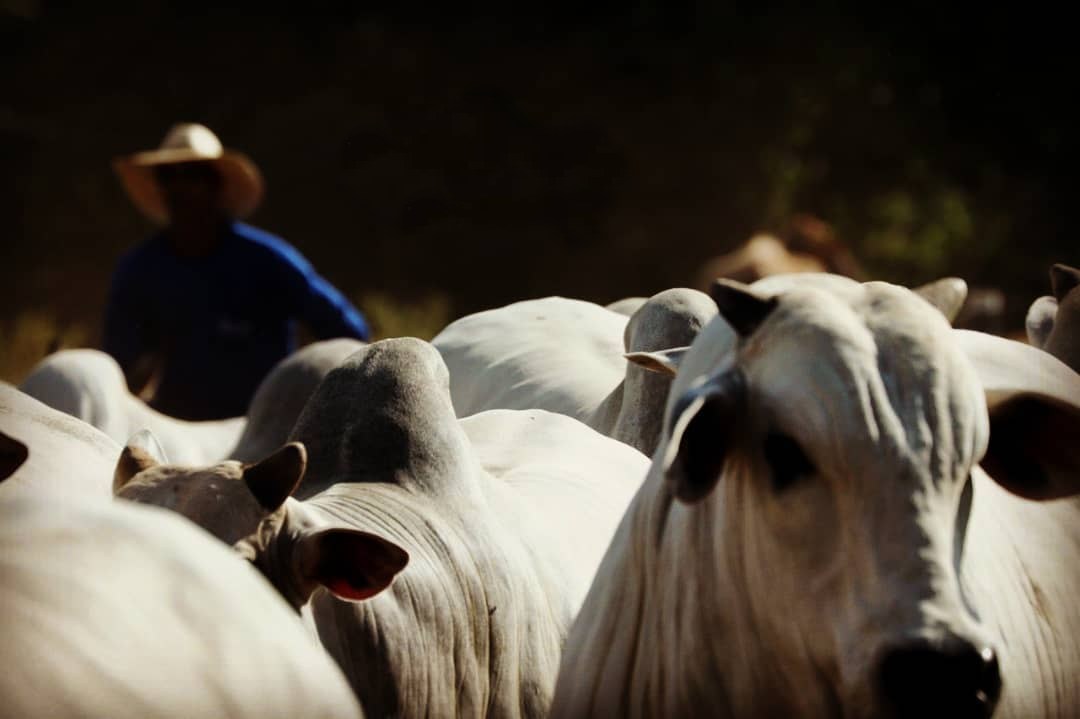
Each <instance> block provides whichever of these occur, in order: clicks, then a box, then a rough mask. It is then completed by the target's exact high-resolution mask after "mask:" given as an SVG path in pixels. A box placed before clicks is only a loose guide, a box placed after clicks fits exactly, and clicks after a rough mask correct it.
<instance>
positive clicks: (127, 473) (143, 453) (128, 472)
mask: <svg viewBox="0 0 1080 719" xmlns="http://www.w3.org/2000/svg"><path fill="white" fill-rule="evenodd" d="M159 464H168V458H166V457H165V450H163V449H162V448H161V444H159V443H158V441H157V437H155V436H154V433H153V432H151V431H150V430H148V429H144V430H140V431H138V432H136V433H135V434H133V435H131V439H129V440H128V443H127V446H126V447H124V450H123V451H122V452H121V453H120V458H119V459H118V460H117V461H116V469H115V470H114V471H113V494H116V493H117V492H119V491H120V490H121V489H123V487H124V485H126V484H127V483H128V482H130V481H131V478H132V477H134V476H135V475H136V474H138V473H139V472H143V471H145V470H147V469H150V468H151V467H156V466H158V465H159Z"/></svg>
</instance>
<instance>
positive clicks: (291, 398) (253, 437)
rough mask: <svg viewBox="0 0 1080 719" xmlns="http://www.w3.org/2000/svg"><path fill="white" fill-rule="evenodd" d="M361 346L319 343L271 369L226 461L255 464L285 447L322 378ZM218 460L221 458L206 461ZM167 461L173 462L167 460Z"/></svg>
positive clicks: (341, 339) (345, 340)
mask: <svg viewBox="0 0 1080 719" xmlns="http://www.w3.org/2000/svg"><path fill="white" fill-rule="evenodd" d="M364 344H365V343H363V342H361V341H359V340H354V339H351V338H348V337H338V338H335V339H329V340H320V341H318V342H312V343H311V344H308V345H305V346H304V347H301V348H300V349H298V350H297V351H296V352H293V353H292V354H291V355H289V356H288V357H286V358H285V359H283V360H281V361H280V362H278V363H277V364H276V365H274V368H273V369H272V370H270V372H269V373H268V374H267V375H266V378H265V379H263V381H262V382H261V383H259V387H258V389H256V390H255V395H254V396H253V397H252V398H251V404H250V405H248V412H247V424H246V425H245V426H244V431H243V433H242V434H241V435H240V438H239V439H238V440H237V442H236V446H235V447H234V448H233V449H232V450H231V451H230V452H229V453H228V455H227V456H228V457H229V459H235V460H239V461H241V462H254V461H256V460H258V459H261V458H262V457H264V456H266V455H268V454H270V453H271V452H273V451H274V450H276V449H277V448H278V447H280V446H281V445H283V444H285V440H286V439H287V438H288V436H289V432H291V431H292V428H293V425H294V424H295V423H296V419H297V418H298V417H299V416H300V413H301V412H302V411H303V409H304V404H305V403H306V402H307V401H308V398H309V397H311V393H312V392H314V391H315V388H316V387H318V386H319V382H321V381H322V378H323V377H325V376H326V373H327V372H329V371H330V370H332V369H333V368H334V367H337V366H338V365H339V364H341V363H342V362H343V361H344V360H345V358H346V357H348V356H349V355H351V354H352V353H353V352H356V351H357V350H358V349H360V348H361V347H363V346H364ZM166 454H168V453H167V452H166ZM223 456H225V455H223ZM217 459H220V457H214V458H211V459H210V460H208V461H214V460H217ZM170 461H175V460H172V459H171V458H170Z"/></svg>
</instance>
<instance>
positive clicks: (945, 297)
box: [914, 277, 968, 324]
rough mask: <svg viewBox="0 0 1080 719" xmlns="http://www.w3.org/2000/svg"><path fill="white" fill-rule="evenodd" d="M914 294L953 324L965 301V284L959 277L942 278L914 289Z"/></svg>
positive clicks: (966, 287) (966, 289)
mask: <svg viewBox="0 0 1080 719" xmlns="http://www.w3.org/2000/svg"><path fill="white" fill-rule="evenodd" d="M914 292H915V294H917V295H919V296H920V297H922V298H923V299H924V300H926V301H927V302H929V303H930V304H932V305H933V306H934V307H936V308H937V309H938V311H939V312H941V314H943V315H945V319H947V320H948V321H949V324H952V323H953V320H955V319H956V316H957V315H958V314H959V313H960V309H961V308H962V307H963V306H964V302H965V301H966V300H967V295H968V286H967V282H965V281H964V280H963V279H961V278H959V277H942V278H941V279H938V280H934V281H933V282H927V283H926V284H924V285H919V286H918V287H916V288H915V289H914Z"/></svg>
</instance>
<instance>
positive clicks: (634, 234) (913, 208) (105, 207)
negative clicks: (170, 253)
mask: <svg viewBox="0 0 1080 719" xmlns="http://www.w3.org/2000/svg"><path fill="white" fill-rule="evenodd" d="M864 5H866V7H863V8H862V9H860V10H851V9H848V10H845V9H842V8H841V7H840V6H835V5H833V6H827V5H826V6H820V7H817V8H813V9H811V8H804V7H801V6H800V5H796V4H792V5H790V6H786V7H785V6H782V5H774V6H772V7H770V8H765V7H763V6H761V5H754V6H749V5H748V6H745V7H744V6H738V5H722V4H720V3H710V2H690V1H683V2H659V1H643V2H636V3H606V4H589V5H585V4H570V3H566V4H552V3H541V2H531V1H529V0H525V1H521V2H513V3H500V4H495V3H490V4H472V5H464V4H460V3H439V4H436V3H425V2H408V1H403V2H398V3H394V4H393V8H394V9H392V10H386V9H379V8H378V6H376V5H365V4H361V3H343V2H326V1H315V2H305V3H284V2H259V3H254V2H241V3H232V4H230V5H229V6H228V7H227V8H224V7H214V6H212V5H210V4H204V3H184V4H180V3H165V2H160V1H155V0H144V1H141V2H111V3H104V2H103V3H85V2H74V1H69V2H51V1H46V0H38V1H35V0H0V68H2V69H0V98H2V100H0V167H2V173H0V212H3V216H4V218H5V222H4V224H3V228H4V230H3V235H2V238H0V243H2V248H3V249H2V255H0V265H2V271H3V274H4V276H3V281H0V303H2V304H0V306H2V307H3V314H2V315H0V340H3V341H2V342H0V345H2V347H0V351H2V352H6V353H7V355H8V356H7V359H6V360H5V361H0V376H3V375H4V374H5V373H6V374H7V375H8V378H9V379H10V378H12V375H14V374H17V372H18V371H19V370H20V368H22V367H23V365H25V363H26V361H29V359H27V358H31V359H36V357H32V355H34V354H35V353H37V352H38V350H37V348H36V347H37V345H34V347H32V348H31V349H25V348H23V345H27V343H29V344H30V345H33V344H34V343H35V342H36V343H38V344H40V345H42V347H41V350H40V352H41V353H43V352H44V351H45V347H44V345H45V343H46V340H48V341H52V339H55V338H56V337H57V336H60V335H66V336H73V337H76V338H77V340H76V341H82V342H85V343H88V344H94V343H95V342H96V341H97V332H98V329H99V327H98V323H99V321H100V319H99V318H100V313H101V309H102V307H103V303H104V299H105V293H106V290H107V286H108V279H109V275H110V272H111V270H112V266H113V264H114V262H115V260H116V258H117V257H118V256H119V254H120V253H121V252H123V251H124V250H125V249H126V248H129V247H131V246H132V245H133V244H135V243H136V242H138V241H140V240H141V239H143V237H145V236H146V234H147V233H148V232H149V231H150V230H151V229H152V227H151V226H150V225H149V224H148V223H147V222H146V221H145V220H143V219H142V218H141V217H139V216H138V215H137V214H136V212H135V211H134V209H133V208H132V207H131V206H130V204H129V203H128V202H127V200H126V198H125V196H124V195H123V193H122V190H121V188H120V186H119V184H118V183H117V182H116V180H115V178H114V176H113V175H112V171H111V168H110V161H111V159H112V158H113V157H114V156H116V155H119V154H124V153H129V152H134V151H137V150H142V149H150V148H152V147H155V146H157V145H158V144H159V143H160V141H161V138H162V136H163V135H164V133H165V132H166V130H167V129H168V127H169V126H170V125H171V124H173V123H174V122H177V121H195V122H202V123H205V124H207V125H208V126H209V127H211V128H212V129H213V130H214V131H215V132H217V133H218V135H219V136H220V137H221V139H222V141H223V142H224V143H225V144H226V145H227V146H229V147H232V148H235V149H238V150H241V151H244V152H246V153H248V154H249V155H251V156H252V157H253V158H254V159H255V160H256V161H257V162H258V164H259V165H260V167H261V168H262V170H263V173H264V176H265V178H266V180H267V188H268V192H267V196H266V199H265V202H264V204H263V206H262V207H261V208H260V209H259V211H258V212H257V214H256V215H255V216H254V217H253V218H251V221H252V222H253V223H254V224H256V225H259V226H261V227H264V228H265V229H268V230H270V231H272V232H275V233H278V234H280V235H282V236H284V237H285V238H286V239H288V240H289V241H290V242H292V243H293V244H295V245H296V246H297V247H298V248H299V249H300V250H301V252H303V253H304V254H305V255H306V256H307V257H308V258H309V259H310V260H311V261H312V262H313V263H314V264H315V266H316V268H318V270H319V271H320V272H321V273H322V274H324V275H325V276H326V277H328V278H329V279H330V280H331V281H332V282H333V283H334V284H336V285H337V286H338V287H340V288H341V289H342V290H343V291H345V292H346V293H347V294H348V295H349V296H350V297H352V298H353V299H354V300H355V301H356V302H357V304H358V305H359V306H360V308H361V309H362V310H368V307H365V302H371V303H374V302H376V300H375V299H374V297H375V296H378V297H381V298H382V299H381V300H379V301H380V302H384V303H385V302H386V301H387V299H386V298H390V300H389V301H391V302H392V303H398V304H397V305H396V306H397V307H398V309H399V310H402V311H408V310H409V308H410V307H412V308H413V311H414V312H415V311H416V310H415V308H416V307H434V308H436V309H435V310H433V311H437V312H439V313H441V314H442V315H443V316H442V317H440V319H439V321H440V322H441V321H442V320H443V319H446V318H449V317H453V316H457V315H460V314H463V313H466V312H471V311H475V310H478V309H483V308H487V307H491V306H495V305H499V304H504V303H506V302H510V301H513V300H517V299H523V298H527V297H537V296H544V295H549V294H562V295H565V296H571V297H579V298H583V299H589V300H594V301H597V302H604V303H606V302H609V301H612V300H614V299H617V298H619V297H622V296H627V295H648V294H652V293H654V292H656V291H659V290H661V289H664V288H667V287H671V286H677V285H683V286H687V285H690V284H691V283H692V282H693V281H694V276H695V274H696V272H697V270H698V268H699V267H700V265H701V263H702V262H703V260H704V259H706V258H707V257H709V256H712V255H715V254H718V253H721V252H724V251H727V250H730V249H732V248H733V247H734V246H735V245H737V244H738V243H741V242H742V241H744V240H745V239H746V238H747V237H748V236H749V235H750V233H752V232H754V231H757V230H763V229H765V230H767V229H776V228H779V227H780V226H781V225H782V223H783V222H784V221H785V220H786V219H787V218H788V217H789V216H790V215H791V213H793V212H811V213H814V214H816V215H817V216H819V217H821V218H823V219H825V220H827V221H828V222H830V223H832V225H833V227H834V228H835V230H836V232H837V234H838V236H839V237H840V238H842V239H843V240H844V241H846V242H847V243H849V244H850V245H851V246H852V247H853V249H854V250H855V253H856V255H857V257H858V258H859V259H860V260H861V261H862V262H863V263H864V264H865V265H866V266H867V267H868V268H869V269H870V270H871V271H872V273H873V275H874V276H876V277H880V278H882V279H887V280H891V281H896V282H902V283H907V284H913V283H918V282H923V281H928V280H931V279H935V278H936V277H939V276H942V275H945V274H956V275H960V276H961V277H964V278H965V279H967V280H968V282H969V284H972V285H990V286H997V287H1000V288H1002V289H1003V290H1004V291H1005V292H1006V294H1007V298H1008V304H1007V313H1008V321H1009V324H1010V326H1011V327H1022V324H1023V316H1024V312H1025V311H1026V309H1027V306H1028V304H1030V302H1031V301H1032V300H1033V299H1034V298H1035V297H1036V296H1038V295H1040V294H1046V293H1047V292H1048V289H1049V285H1048V279H1047V270H1048V267H1049V265H1050V264H1051V263H1052V262H1057V261H1063V262H1067V263H1069V264H1074V265H1075V264H1080V252H1077V244H1076V240H1075V239H1074V238H1073V236H1072V228H1071V226H1070V225H1069V221H1070V220H1071V217H1072V214H1073V211H1072V208H1073V204H1072V196H1071V195H1072V189H1073V185H1074V184H1075V183H1073V182H1072V178H1071V176H1067V174H1066V173H1067V172H1068V173H1070V174H1071V172H1072V170H1073V163H1072V160H1071V157H1072V156H1074V155H1075V152H1074V151H1075V146H1076V129H1077V113H1076V112H1075V110H1074V108H1073V102H1072V99H1073V98H1072V96H1073V95H1074V94H1075V92H1076V90H1077V84H1078V83H1077V81H1076V74H1075V73H1076V70H1075V68H1074V67H1073V65H1075V64H1076V63H1075V62H1074V56H1075V42H1076V40H1075V37H1074V36H1075V34H1076V33H1075V30H1074V29H1073V25H1072V23H1071V22H1066V21H1065V19H1064V16H1063V14H1062V13H1063V12H1064V11H1058V10H1056V9H1053V10H1051V9H1050V8H1051V6H1050V5H1046V6H1045V7H1040V6H1037V5H1034V4H1021V5H1014V6H1009V7H1002V8H992V7H991V6H990V5H989V4H984V5H981V6H977V7H972V8H963V7H957V6H949V7H946V6H945V5H944V4H942V5H938V6H926V7H921V8H920V7H919V6H914V5H908V6H906V7H902V8H901V7H891V6H885V5H879V4H872V5H873V6H872V7H871V6H870V5H871V4H864ZM105 8H108V9H105ZM372 293H376V294H375V295H372ZM424 303H427V304H424ZM27 313H30V315H28V314H27ZM27 316H32V317H33V318H34V320H33V321H32V322H29V321H27V320H25V318H26V317H27ZM379 317H380V318H381V317H382V315H380V316H379ZM20 318H22V319H20ZM377 320H378V321H377V325H378V324H381V325H382V326H381V327H379V326H377V329H379V330H380V331H381V332H382V333H384V334H385V333H388V332H392V331H394V329H395V328H394V327H390V326H388V325H389V324H390V321H389V320H386V321H382V320H379V318H377ZM20 322H22V324H20ZM73 328H74V330H78V331H77V332H74V330H73ZM436 329H437V327H436ZM73 332H74V334H73ZM49 338H52V339H49ZM19 352H21V353H22V355H20V356H19V357H21V358H22V359H20V358H19V357H15V355H16V354H18V353H19ZM23 355H25V357H24V356H23ZM14 379H18V377H14Z"/></svg>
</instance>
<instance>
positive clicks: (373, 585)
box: [113, 432, 409, 609]
mask: <svg viewBox="0 0 1080 719" xmlns="http://www.w3.org/2000/svg"><path fill="white" fill-rule="evenodd" d="M306 466H307V450H306V449H305V448H304V445H303V444H302V443H300V442H290V443H288V444H286V445H284V446H283V447H281V448H280V449H278V450H277V451H276V452H274V453H272V454H271V455H270V456H268V457H265V458H263V459H261V460H260V461H258V462H255V463H253V464H242V463H240V462H235V461H226V462H221V463H219V464H217V465H214V466H212V467H208V468H192V467H179V466H175V465H169V464H167V463H165V460H164V457H163V454H162V453H161V450H160V447H157V446H156V443H155V442H154V440H153V436H152V435H150V434H149V433H148V432H144V433H140V434H139V435H136V436H135V437H133V438H132V440H131V441H130V442H129V443H128V446H126V447H125V448H124V451H123V452H122V453H121V455H120V459H119V460H118V462H117V467H116V473H115V477H114V483H113V491H114V494H115V495H116V496H117V497H119V498H122V499H128V500H132V501H136V502H141V503H144V504H154V505H157V506H160V507H166V508H169V509H172V510H173V511H175V512H177V513H179V514H182V515H183V516H185V517H187V518H188V519H190V520H191V521H193V522H195V523H196V524H198V525H199V526H200V527H202V528H203V529H205V530H206V531H208V532H210V533H211V534H213V535H214V536H215V537H217V538H218V539H220V540H221V541H223V542H225V543H227V544H231V545H233V546H234V548H235V549H236V550H237V551H238V552H239V553H240V554H241V556H243V557H245V558H246V559H248V560H249V561H251V562H252V564H254V565H255V566H256V567H257V568H258V569H259V570H260V571H261V572H262V573H263V574H264V575H265V576H266V577H267V579H269V580H270V583H271V584H273V585H274V586H275V587H276V588H277V589H278V591H279V592H281V594H282V596H283V597H284V598H285V599H286V601H288V602H289V603H290V604H292V606H293V607H294V608H295V609H299V608H300V607H301V606H303V605H304V604H305V603H306V602H307V601H308V599H310V598H311V595H312V593H313V592H314V591H315V590H316V589H317V588H318V587H320V586H322V587H325V588H326V589H328V590H329V591H330V592H332V593H333V594H335V595H336V596H338V597H340V598H343V599H350V600H360V599H367V598H369V597H372V596H374V595H375V594H378V593H379V592H380V591H382V590H383V589H385V588H386V587H387V586H389V584H390V582H391V581H392V580H393V578H394V576H395V575H396V574H397V573H398V572H400V571H401V570H402V569H403V568H404V567H405V565H406V564H408V561H409V555H408V553H407V552H405V550H404V549H401V548H400V547H398V546H397V545H396V544H394V543H393V542H390V541H388V540H386V539H383V538H381V537H379V536H377V535H375V534H372V533H369V532H363V531H359V530H353V529H348V528H335V527H323V526H320V523H319V521H318V520H317V519H316V518H315V516H314V515H313V514H312V513H311V512H309V511H308V510H307V509H306V508H305V507H304V504H303V503H302V502H296V501H294V500H291V499H290V496H291V495H292V493H293V492H294V491H295V490H296V488H297V486H299V484H300V482H301V480H303V478H304V471H305V468H306Z"/></svg>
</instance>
